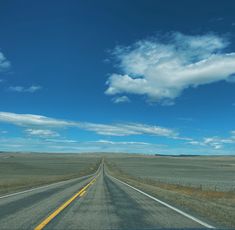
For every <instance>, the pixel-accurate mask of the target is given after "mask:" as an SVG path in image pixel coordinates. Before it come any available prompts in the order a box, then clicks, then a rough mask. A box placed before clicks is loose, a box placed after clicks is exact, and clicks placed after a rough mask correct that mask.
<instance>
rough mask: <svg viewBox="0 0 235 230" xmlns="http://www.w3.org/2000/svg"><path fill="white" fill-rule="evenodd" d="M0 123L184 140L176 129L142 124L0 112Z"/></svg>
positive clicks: (110, 134)
mask: <svg viewBox="0 0 235 230" xmlns="http://www.w3.org/2000/svg"><path fill="white" fill-rule="evenodd" d="M0 122H6V123H10V124H14V125H18V126H23V127H30V128H31V127H40V128H41V127H44V128H48V127H54V128H66V127H77V128H80V129H83V130H87V131H92V132H95V133H97V134H100V135H107V136H129V135H151V136H163V137H168V138H174V139H183V138H182V137H180V136H179V133H178V132H176V131H175V130H174V129H170V128H165V127H161V126H156V125H147V124H141V123H117V124H99V123H91V122H77V121H66V120H60V119H55V118H50V117H46V116H41V115H34V114H16V113H9V112H0Z"/></svg>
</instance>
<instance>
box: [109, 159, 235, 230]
mask: <svg viewBox="0 0 235 230" xmlns="http://www.w3.org/2000/svg"><path fill="white" fill-rule="evenodd" d="M123 161H125V158H123ZM142 162H143V159H142ZM118 163H120V159H119V161H118ZM105 165H106V166H107V167H106V169H107V170H108V172H109V173H110V174H111V175H113V176H115V177H117V178H119V179H120V180H123V181H125V182H127V183H129V184H130V185H133V186H135V187H137V188H139V189H141V190H143V191H145V192H147V193H149V194H151V195H153V196H155V197H157V198H159V199H161V200H163V201H165V202H169V203H170V204H172V205H175V206H176V207H178V208H180V209H181V210H184V211H186V212H188V213H190V214H192V215H194V216H196V217H198V218H200V219H201V220H204V221H210V224H212V225H213V224H214V225H215V226H216V227H222V228H224V227H226V228H234V227H235V192H234V191H227V192H226V191H216V190H210V189H207V190H206V189H202V187H190V186H185V185H180V184H170V183H164V182H162V181H161V182H159V181H156V180H153V179H150V178H146V177H139V176H134V175H133V174H130V173H129V172H127V171H125V170H123V169H122V168H121V167H120V164H117V162H115V159H113V158H112V159H109V158H106V159H105ZM146 166H147V165H146ZM131 168H132V169H133V168H135V164H134V163H133V164H132V167H131ZM129 171H131V169H129Z"/></svg>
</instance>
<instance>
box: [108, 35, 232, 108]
mask: <svg viewBox="0 0 235 230" xmlns="http://www.w3.org/2000/svg"><path fill="white" fill-rule="evenodd" d="M162 40H163V39H162ZM162 40H160V39H159V40H158V39H155V40H154V39H149V40H141V41H139V42H137V43H135V44H134V45H131V46H128V47H117V48H116V49H115V51H114V56H115V57H116V58H117V60H118V62H119V67H120V69H121V72H122V73H120V74H117V73H113V74H112V75H111V76H110V77H109V79H108V81H107V85H108V89H107V90H106V92H105V93H106V94H108V95H116V94H123V93H125V94H127V93H129V94H138V95H147V96H148V98H149V100H151V101H157V102H161V103H164V101H165V100H167V101H168V104H169V102H171V101H173V100H174V99H175V98H176V97H178V96H179V95H180V94H181V93H182V92H183V91H184V89H187V88H189V87H197V86H199V85H204V84H210V83H213V82H217V81H221V80H226V81H229V80H231V81H232V78H233V77H232V75H233V74H235V53H224V50H225V48H226V47H227V46H228V44H229V43H228V42H227V40H226V39H224V38H222V37H219V36H216V35H214V34H205V35H200V36H187V35H183V34H181V33H173V34H171V35H170V36H167V37H164V40H165V41H166V42H165V41H162Z"/></svg>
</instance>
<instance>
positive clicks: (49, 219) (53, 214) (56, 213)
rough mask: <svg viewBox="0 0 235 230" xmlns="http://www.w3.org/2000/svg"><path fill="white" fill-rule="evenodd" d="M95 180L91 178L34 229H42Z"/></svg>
mask: <svg viewBox="0 0 235 230" xmlns="http://www.w3.org/2000/svg"><path fill="white" fill-rule="evenodd" d="M95 181H96V178H94V179H93V180H91V181H90V182H89V183H88V184H87V185H86V186H85V187H83V188H82V189H81V190H80V191H79V192H77V193H76V194H75V195H74V196H73V197H71V198H70V199H69V200H67V201H66V202H65V203H64V204H62V205H61V206H60V207H59V208H58V209H56V210H55V211H54V212H53V213H52V214H51V215H50V216H48V217H47V218H46V219H45V220H43V221H42V222H41V223H40V224H39V225H38V226H37V227H35V228H34V230H42V229H43V228H44V227H45V226H46V225H47V224H48V223H49V222H50V221H51V220H52V219H54V218H55V217H56V216H57V215H58V214H59V213H60V212H62V211H63V210H64V209H65V208H66V207H68V206H69V205H70V204H71V203H72V202H73V201H74V200H75V199H76V198H77V197H78V196H83V195H84V194H85V192H86V189H87V188H88V187H89V186H90V185H92V184H93V183H94V182H95Z"/></svg>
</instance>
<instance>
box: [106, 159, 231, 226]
mask: <svg viewBox="0 0 235 230" xmlns="http://www.w3.org/2000/svg"><path fill="white" fill-rule="evenodd" d="M105 161H106V166H107V167H106V168H107V169H108V170H109V171H110V173H111V174H113V175H114V176H116V177H118V178H120V179H122V180H124V181H126V182H128V183H130V184H132V185H134V186H136V187H138V188H140V189H143V190H145V191H146V192H148V193H150V194H152V195H154V196H156V197H158V198H160V199H162V200H164V201H166V202H169V203H171V204H174V205H175V206H177V207H179V208H181V209H183V210H185V211H187V212H189V213H191V214H193V215H195V216H198V217H200V218H201V219H202V220H203V219H205V220H209V221H211V223H214V224H216V226H217V227H223V228H224V227H229V228H230V227H232V228H234V227H235V157H149V156H148V157H147V156H146V157H145V156H135V157H134V156H127V157H125V156H123V157H117V158H114V157H110V158H109V157H106V160H105Z"/></svg>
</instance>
